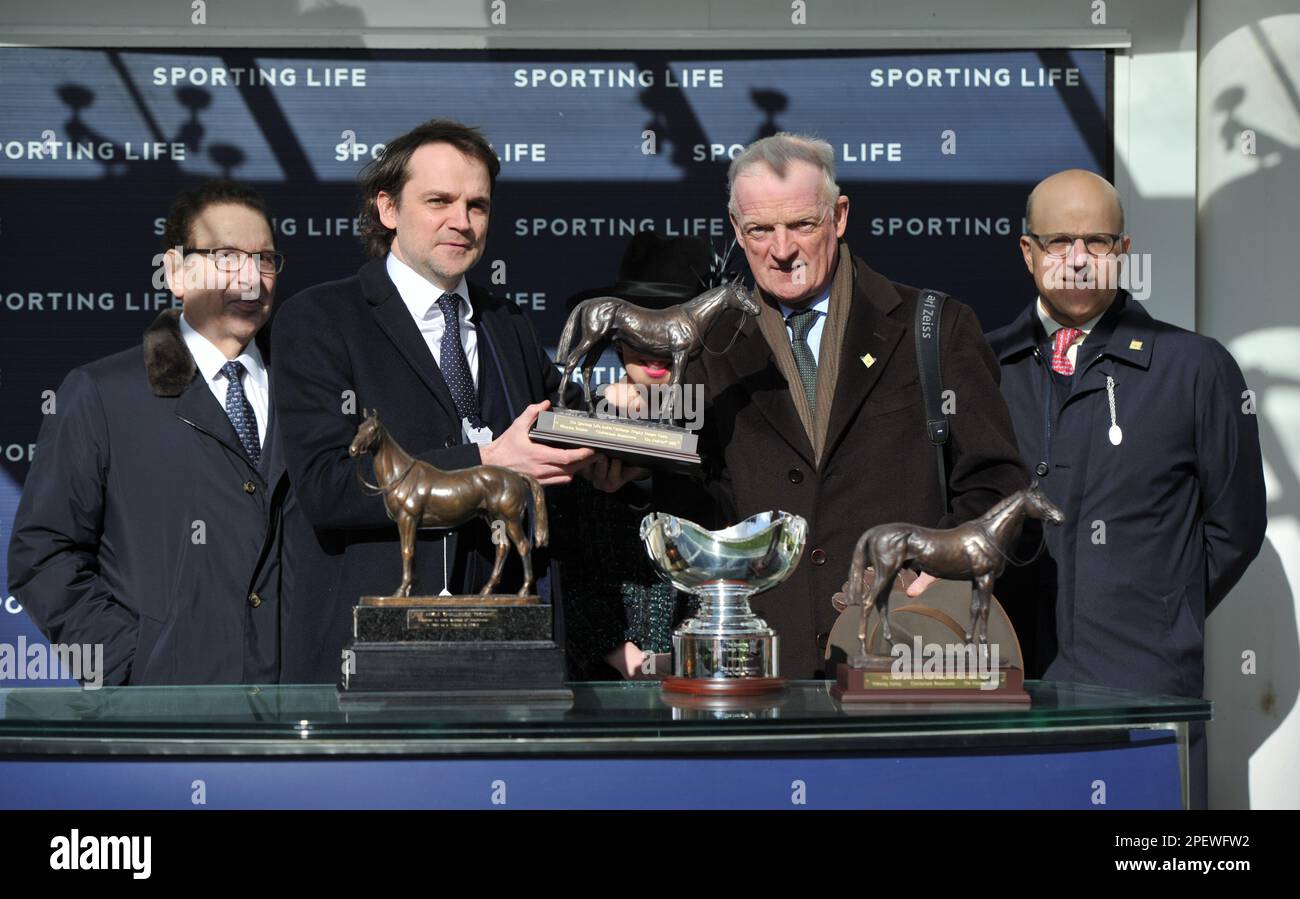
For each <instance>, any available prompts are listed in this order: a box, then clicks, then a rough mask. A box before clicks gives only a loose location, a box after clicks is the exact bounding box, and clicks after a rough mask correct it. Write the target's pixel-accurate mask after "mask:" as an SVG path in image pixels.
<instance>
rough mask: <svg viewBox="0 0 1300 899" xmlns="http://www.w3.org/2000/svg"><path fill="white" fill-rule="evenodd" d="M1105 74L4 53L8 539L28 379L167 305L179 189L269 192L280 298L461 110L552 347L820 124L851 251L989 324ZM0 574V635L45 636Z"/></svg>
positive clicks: (29, 406)
mask: <svg viewBox="0 0 1300 899" xmlns="http://www.w3.org/2000/svg"><path fill="white" fill-rule="evenodd" d="M1109 73H1110V65H1109V58H1108V56H1107V54H1106V53H1105V51H1069V52H1067V51H1017V52H937V51H936V52H918V53H910V54H901V55H900V54H887V53H878V52H844V51H833V52H832V51H828V52H825V53H817V54H808V53H781V52H772V51H762V52H746V53H738V52H714V53H698V52H676V51H635V52H631V51H629V52H587V51H556V52H536V51H494V52H451V51H436V52H432V51H422V52H368V51H361V50H357V51H344V52H339V51H301V50H292V51H266V52H260V51H259V52H253V51H247V50H229V51H225V50H220V51H203V52H195V53H187V52H177V51H175V50H167V51H138V50H131V51H105V50H62V49H6V50H0V85H3V86H4V90H3V91H2V92H0V316H3V328H2V329H0V457H2V459H3V470H2V473H0V546H4V547H7V546H8V541H9V532H10V527H11V524H12V520H13V514H14V509H15V507H16V505H17V502H18V496H19V493H20V490H21V485H22V483H23V479H24V478H25V476H26V473H27V469H28V467H29V465H30V463H31V458H32V454H33V452H34V448H35V441H36V434H37V431H38V429H39V427H40V423H41V416H42V410H41V405H42V399H43V392H44V391H53V390H54V389H55V388H56V387H57V386H58V385H59V383H60V382H61V381H62V379H63V377H64V375H65V374H66V373H67V372H68V370H69V369H71V368H73V367H75V366H77V365H79V364H82V363H84V362H87V361H89V360H91V359H94V358H97V357H99V356H103V355H106V354H108V353H112V352H116V351H118V350H120V349H123V348H125V347H128V346H130V345H131V344H133V343H138V342H139V340H140V335H141V333H142V332H143V330H144V328H145V327H146V326H147V325H148V323H149V322H150V321H151V320H152V319H153V317H154V316H155V315H156V314H157V312H158V310H159V309H161V308H164V307H166V306H168V305H170V304H171V302H172V300H171V296H170V294H169V293H167V292H166V290H165V288H164V287H162V286H161V282H156V281H155V272H156V270H157V267H158V259H157V258H156V254H158V253H160V252H161V247H160V236H161V233H162V221H163V217H164V216H165V214H166V211H167V208H168V206H169V204H170V202H171V199H172V198H173V196H174V195H175V194H176V193H177V191H178V190H180V189H181V188H182V187H185V186H189V185H192V184H193V183H196V182H197V181H200V180H202V179H205V178H209V177H214V176H219V175H226V176H229V177H234V178H237V179H240V180H243V181H247V182H250V183H252V184H253V185H255V186H256V187H257V188H258V189H259V190H261V191H262V192H263V194H264V195H265V196H266V198H267V200H268V203H269V205H270V207H271V211H272V213H273V216H274V225H275V233H276V241H277V245H278V247H279V249H281V250H282V251H283V252H285V253H286V254H287V256H288V262H287V265H286V267H285V271H284V274H283V276H282V278H281V281H280V285H279V294H280V296H281V297H287V296H289V295H291V294H293V293H294V292H296V291H297V290H300V289H302V288H303V287H306V286H308V285H310V284H313V283H316V282H318V281H324V280H328V279H333V278H338V277H342V276H345V275H347V274H349V273H351V272H352V271H354V270H355V269H356V268H357V267H358V266H359V265H360V264H361V262H362V261H363V254H362V251H361V243H360V240H359V239H358V237H357V236H356V235H357V229H356V223H355V215H356V209H357V205H358V194H357V189H356V183H355V179H356V174H357V172H358V170H359V169H360V168H361V166H362V165H363V164H364V163H365V162H366V161H368V160H369V159H370V158H371V157H372V155H373V154H374V153H376V152H378V147H379V146H380V145H382V144H383V142H384V141H386V140H388V139H389V138H391V137H393V136H395V135H397V134H400V133H401V132H403V131H405V130H406V129H408V128H409V127H411V126H412V125H414V124H416V123H418V122H420V121H423V120H425V119H427V118H431V117H433V116H445V117H450V118H455V119H459V120H461V121H464V122H466V123H469V124H473V125H478V126H480V127H482V128H483V130H484V132H485V133H486V134H487V136H488V139H489V140H490V141H491V142H492V144H493V147H494V148H495V149H496V151H497V153H498V155H499V156H500V157H501V158H502V171H501V178H500V181H499V182H498V190H497V195H496V197H495V198H494V200H493V212H492V223H491V228H490V231H489V239H488V249H487V253H486V255H485V257H484V261H483V262H481V263H480V264H479V266H478V268H477V269H476V270H475V271H473V272H471V278H474V279H477V280H479V281H481V282H483V283H484V284H487V285H489V286H491V288H492V289H493V290H495V291H496V292H498V293H499V294H504V295H508V296H509V297H510V298H512V299H514V300H515V301H516V302H517V303H519V304H520V305H521V306H523V307H524V308H526V309H527V310H528V311H529V312H530V314H531V315H533V316H534V318H535V321H536V322H537V326H538V329H539V331H540V332H541V333H542V334H543V336H544V337H545V338H546V339H547V340H548V342H549V343H551V344H552V346H553V344H554V341H555V339H556V337H557V336H558V334H559V330H560V327H561V326H562V324H563V318H564V300H565V298H566V297H568V296H570V295H571V294H573V293H576V292H577V291H579V290H583V289H586V288H591V287H596V286H600V285H604V284H609V283H611V282H613V281H614V280H615V277H616V272H617V269H618V263H619V260H620V258H621V256H622V252H623V248H624V246H625V245H626V243H627V241H628V240H629V239H630V237H631V236H632V235H633V234H635V233H636V232H637V231H639V230H641V229H643V228H652V229H654V230H655V231H658V232H660V233H664V234H669V235H674V234H688V235H696V236H700V237H703V238H705V239H706V240H708V241H710V242H712V243H713V244H714V245H715V247H716V248H717V249H718V250H719V251H721V250H723V249H725V247H726V245H727V244H729V243H730V239H731V235H730V226H729V224H728V222H727V217H726V208H725V207H726V195H725V189H726V167H727V164H728V162H729V160H730V157H731V156H732V155H734V154H735V153H736V152H738V151H739V150H740V148H741V147H742V146H743V145H744V144H746V143H748V142H749V141H752V140H754V139H755V138H758V137H762V136H765V135H768V134H771V133H774V132H776V131H778V130H789V131H803V132H810V133H815V134H817V135H819V136H821V137H823V138H825V139H826V140H828V141H829V142H830V143H831V145H832V146H833V147H834V148H835V152H836V159H837V165H838V167H839V181H840V185H841V188H842V190H843V191H844V193H845V194H847V195H848V196H849V197H850V200H851V207H850V214H849V226H848V235H847V239H848V241H849V244H850V246H851V247H852V248H853V249H854V251H855V252H857V253H858V254H860V255H862V256H864V257H865V258H866V259H867V260H868V261H869V262H870V263H871V264H872V266H873V267H875V268H876V269H877V270H879V271H881V272H883V273H884V274H886V275H888V276H889V277H891V278H893V279H895V280H899V281H906V282H909V283H912V284H916V285H921V286H929V287H936V288H940V289H943V290H946V291H948V292H950V293H952V294H953V295H954V296H956V297H957V298H959V299H961V300H963V301H965V302H967V303H969V304H971V305H972V306H973V307H974V308H975V310H976V311H977V312H978V313H979V315H980V318H981V320H982V322H983V324H984V326H985V328H992V327H996V326H998V325H1001V324H1004V323H1005V322H1007V321H1009V320H1010V319H1011V318H1012V317H1013V316H1014V314H1015V313H1016V311H1017V310H1018V309H1020V308H1021V306H1022V304H1023V303H1026V302H1028V301H1029V300H1030V299H1031V298H1032V296H1033V292H1032V284H1031V282H1030V280H1029V278H1028V276H1027V274H1026V273H1025V271H1024V268H1023V264H1022V263H1021V261H1020V255H1019V252H1018V250H1017V249H1016V237H1017V235H1018V234H1019V233H1020V230H1021V227H1022V217H1023V210H1024V200H1025V195H1026V193H1027V192H1028V190H1029V188H1030V187H1031V186H1032V185H1033V184H1034V183H1035V182H1037V181H1038V180H1039V179H1041V178H1042V177H1044V176H1045V175H1047V174H1049V173H1051V172H1053V171H1057V170H1059V169H1063V168H1068V167H1082V168H1089V169H1092V170H1094V171H1098V172H1101V173H1102V174H1105V175H1107V176H1109V175H1110V173H1111V172H1110V169H1111V160H1112V148H1111V129H1110V118H1111V115H1110V92H1109V84H1110V74H1109ZM651 151H652V152H651ZM606 376H608V373H606ZM7 583H8V575H7V571H6V566H5V562H4V560H3V559H0V584H3V585H7ZM0 594H3V595H5V596H6V597H7V598H6V600H5V603H4V606H3V612H0V642H2V643H10V644H12V643H13V642H14V641H15V640H16V638H17V636H18V635H19V634H25V635H27V636H28V638H29V639H33V638H36V637H37V636H38V635H37V633H36V631H35V628H34V627H33V626H32V625H31V623H30V622H29V621H28V619H27V617H26V615H25V614H23V612H22V609H21V606H20V604H19V603H18V602H17V601H16V600H15V599H14V598H13V597H8V596H7V590H3V591H0ZM28 685H31V683H30V682H25V683H24V686H28Z"/></svg>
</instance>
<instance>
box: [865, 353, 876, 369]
mask: <svg viewBox="0 0 1300 899" xmlns="http://www.w3.org/2000/svg"><path fill="white" fill-rule="evenodd" d="M862 364H863V365H865V366H866V367H867V368H871V366H873V365H875V364H876V357H875V356H873V355H871V354H870V353H867V355H865V356H863V357H862Z"/></svg>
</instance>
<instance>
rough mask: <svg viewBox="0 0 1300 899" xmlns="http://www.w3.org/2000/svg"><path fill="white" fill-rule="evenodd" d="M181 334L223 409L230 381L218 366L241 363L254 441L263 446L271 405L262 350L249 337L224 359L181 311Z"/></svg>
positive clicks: (269, 379) (242, 381) (269, 378)
mask: <svg viewBox="0 0 1300 899" xmlns="http://www.w3.org/2000/svg"><path fill="white" fill-rule="evenodd" d="M181 336H182V337H184V338H185V346H186V347H188V348H189V351H190V355H191V356H193V357H194V365H195V366H196V367H197V368H198V370H199V374H200V375H201V376H202V377H203V380H204V381H206V382H207V384H208V389H209V390H211V391H212V395H213V396H215V397H216V398H217V405H218V406H220V407H221V408H222V409H225V408H226V391H227V390H229V389H230V383H229V382H228V381H227V380H226V376H225V375H223V374H222V373H221V366H223V365H225V364H226V363H227V362H230V361H236V362H242V363H243V365H244V376H243V378H242V380H241V383H242V384H243V386H244V396H246V397H248V403H249V405H250V406H252V407H253V417H254V418H256V419H257V442H258V443H259V444H261V445H262V446H265V445H266V426H267V421H268V419H269V417H270V407H271V401H270V396H271V374H270V372H269V371H268V370H267V367H266V363H264V362H263V361H262V352H261V350H259V349H258V348H257V344H256V343H254V342H253V341H251V340H250V341H249V342H248V346H246V347H244V349H243V351H242V352H240V354H239V355H238V356H236V357H235V358H234V360H230V359H227V358H226V354H225V353H223V352H221V350H219V349H217V347H216V344H214V343H213V342H212V341H210V340H208V339H207V338H206V337H204V336H203V335H202V334H200V333H199V332H198V331H195V330H194V326H193V325H191V324H190V323H189V322H187V321H186V320H185V314H184V313H181Z"/></svg>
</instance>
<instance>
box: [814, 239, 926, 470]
mask: <svg viewBox="0 0 1300 899" xmlns="http://www.w3.org/2000/svg"><path fill="white" fill-rule="evenodd" d="M854 262H855V266H856V275H857V277H856V280H855V282H854V289H853V304H852V307H851V308H850V309H849V319H848V323H847V325H846V326H845V329H844V339H843V342H842V343H841V345H840V350H839V352H840V355H839V359H840V365H839V376H838V378H837V379H836V385H835V396H834V398H833V400H832V402H831V410H830V419H829V421H828V423H827V427H826V442H825V444H824V450H823V453H822V459H823V460H824V459H826V458H827V457H829V456H830V454H831V453H832V452H833V451H834V449H835V447H836V445H837V444H838V443H839V442H840V439H841V438H842V437H843V436H844V432H845V431H846V430H847V429H848V428H849V426H850V425H851V424H852V423H853V421H854V419H855V417H856V416H857V413H858V410H859V409H860V408H861V407H862V404H863V402H865V401H866V398H867V396H868V395H869V394H870V393H871V390H872V388H874V387H875V386H876V382H878V381H879V380H880V376H881V375H882V374H884V371H885V368H886V367H887V366H888V365H889V364H890V358H891V357H892V356H893V355H894V350H895V349H897V347H898V341H899V340H900V339H901V338H902V336H903V333H904V332H905V331H906V330H907V329H906V328H905V327H904V326H903V325H901V324H899V323H898V322H896V321H893V320H892V319H890V318H887V317H886V315H887V314H888V313H889V312H890V311H892V310H893V309H895V308H897V307H898V305H899V304H900V303H901V302H902V301H901V300H900V299H899V297H898V291H896V290H894V286H893V285H892V284H890V283H889V282H888V281H887V280H885V279H884V278H883V277H882V276H880V275H878V274H876V272H874V271H872V270H871V269H870V268H868V267H867V266H866V264H865V263H861V262H860V260H854Z"/></svg>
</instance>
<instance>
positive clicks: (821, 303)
mask: <svg viewBox="0 0 1300 899" xmlns="http://www.w3.org/2000/svg"><path fill="white" fill-rule="evenodd" d="M777 305H778V306H780V307H781V317H782V318H784V319H787V320H788V319H789V318H790V316H791V315H793V314H794V313H796V312H798V311H799V309H795V308H794V307H793V306H787V305H786V304H785V303H782V302H779V301H778V302H777ZM800 308H802V309H816V310H817V313H818V314H819V315H825V314H826V313H827V312H828V311H829V310H830V308H831V287H830V285H829V284H827V285H826V289H825V290H823V291H822V295H821V296H819V297H818V298H817V301H816V302H814V303H811V304H810V305H808V306H803V307H800Z"/></svg>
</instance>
